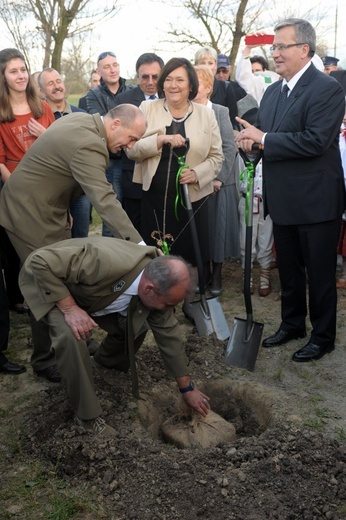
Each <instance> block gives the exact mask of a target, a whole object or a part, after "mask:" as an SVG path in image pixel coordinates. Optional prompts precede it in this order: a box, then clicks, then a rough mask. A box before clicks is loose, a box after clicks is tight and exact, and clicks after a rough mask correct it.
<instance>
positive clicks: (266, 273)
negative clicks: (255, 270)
mask: <svg viewBox="0 0 346 520" xmlns="http://www.w3.org/2000/svg"><path fill="white" fill-rule="evenodd" d="M271 292H272V287H271V283H270V268H268V269H264V268H263V267H262V269H261V271H260V286H259V289H258V293H259V295H260V296H268V294H270V293H271Z"/></svg>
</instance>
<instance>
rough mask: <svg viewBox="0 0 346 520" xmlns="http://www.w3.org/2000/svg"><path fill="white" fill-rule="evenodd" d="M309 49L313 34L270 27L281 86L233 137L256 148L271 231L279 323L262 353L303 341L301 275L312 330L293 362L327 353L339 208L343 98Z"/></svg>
mask: <svg viewBox="0 0 346 520" xmlns="http://www.w3.org/2000/svg"><path fill="white" fill-rule="evenodd" d="M315 43H316V35H315V31H314V29H313V27H312V26H311V25H310V23H309V22H307V21H305V20H301V19H294V18H293V19H288V20H284V21H283V22H281V23H279V24H278V25H277V26H276V28H275V38H274V43H273V46H272V48H271V50H272V52H273V59H274V62H275V67H276V72H277V73H278V74H280V75H281V76H282V78H283V81H282V82H281V81H278V82H276V83H274V84H273V85H271V86H270V87H269V88H268V89H267V90H266V92H265V94H264V96H263V99H262V102H261V105H260V109H259V112H258V118H257V122H256V127H257V128H256V127H253V126H251V125H248V124H247V123H246V122H245V121H243V120H240V122H241V123H242V124H243V126H244V127H245V129H244V130H242V131H241V133H240V135H239V136H238V137H237V142H238V145H239V146H240V147H241V148H242V149H243V150H245V151H250V150H251V147H252V145H253V143H259V144H262V146H263V180H264V196H265V204H266V208H267V212H268V213H269V214H270V216H271V218H272V220H273V223H274V243H275V247H276V252H277V261H278V267H279V274H280V281H281V309H282V323H281V325H280V328H279V329H278V331H277V332H276V333H275V334H274V335H272V336H270V337H268V338H266V339H265V340H264V341H263V346H264V347H271V346H276V345H283V344H285V343H287V342H288V341H290V340H292V339H298V338H303V337H304V336H305V335H306V331H305V318H306V314H307V303H306V273H307V276H308V280H309V313H310V321H311V324H312V330H311V334H310V338H309V341H308V342H307V344H306V345H304V346H303V347H302V348H301V349H300V350H298V351H297V352H295V353H294V354H293V358H292V359H293V361H300V362H302V361H311V360H316V359H319V358H321V357H322V356H323V355H324V354H325V353H327V352H330V351H332V350H333V349H334V341H335V336H336V300H337V295H336V284H335V269H336V248H337V243H338V238H339V232H340V224H341V215H342V212H343V209H344V207H345V189H344V179H343V172H342V166H341V159H340V152H339V147H338V138H339V131H340V125H341V122H342V118H343V114H344V110H345V100H344V94H343V91H342V88H341V86H340V85H339V84H338V83H337V82H336V81H334V80H333V79H332V78H330V77H329V76H328V75H326V74H323V73H322V72H320V71H318V70H317V69H316V68H315V67H314V65H313V64H312V63H311V57H312V56H313V55H314V50H315ZM287 88H288V95H287ZM280 100H281V101H280ZM276 107H277V108H276ZM275 108H276V110H275Z"/></svg>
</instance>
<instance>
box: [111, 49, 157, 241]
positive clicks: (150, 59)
mask: <svg viewBox="0 0 346 520" xmlns="http://www.w3.org/2000/svg"><path fill="white" fill-rule="evenodd" d="M163 65H164V63H163V60H162V59H161V58H160V57H159V56H157V54H154V53H153V52H146V53H144V54H141V56H140V57H139V58H138V60H137V62H136V74H137V79H138V86H137V87H136V88H133V89H131V90H127V91H126V92H122V93H121V94H119V96H117V98H116V101H115V103H116V104H117V105H121V104H122V103H129V104H131V105H135V106H136V107H139V105H140V104H141V103H142V101H146V100H148V99H156V98H158V97H159V96H158V94H157V80H158V77H159V74H160V72H161V69H162V67H163ZM134 167H135V161H131V159H129V158H128V157H127V155H126V153H124V151H122V159H121V181H122V189H123V207H124V210H125V211H126V213H127V214H128V216H129V217H130V219H131V222H132V224H133V225H134V226H135V228H136V229H137V231H138V232H139V233H140V224H141V206H142V185H141V184H137V183H135V182H132V178H133V170H134Z"/></svg>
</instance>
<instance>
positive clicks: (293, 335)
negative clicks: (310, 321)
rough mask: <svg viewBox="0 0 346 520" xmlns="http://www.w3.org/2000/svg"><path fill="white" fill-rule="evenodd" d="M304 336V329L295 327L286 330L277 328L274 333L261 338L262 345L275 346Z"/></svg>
mask: <svg viewBox="0 0 346 520" xmlns="http://www.w3.org/2000/svg"><path fill="white" fill-rule="evenodd" d="M305 336H306V332H305V330H299V329H296V330H290V331H286V330H282V329H279V330H278V331H276V332H275V334H273V335H272V336H269V338H265V339H264V340H263V343H262V347H277V346H279V345H284V344H285V343H288V342H289V341H291V340H292V339H301V338H305Z"/></svg>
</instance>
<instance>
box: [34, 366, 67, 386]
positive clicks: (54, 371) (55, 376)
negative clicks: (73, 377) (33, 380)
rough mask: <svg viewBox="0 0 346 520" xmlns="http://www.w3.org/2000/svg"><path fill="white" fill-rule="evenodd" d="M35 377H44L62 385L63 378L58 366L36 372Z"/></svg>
mask: <svg viewBox="0 0 346 520" xmlns="http://www.w3.org/2000/svg"><path fill="white" fill-rule="evenodd" d="M34 374H35V376H38V377H44V378H45V379H47V381H50V382H51V383H60V381H61V376H60V372H59V369H58V367H57V365H51V366H50V367H47V368H45V369H44V370H34Z"/></svg>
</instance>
